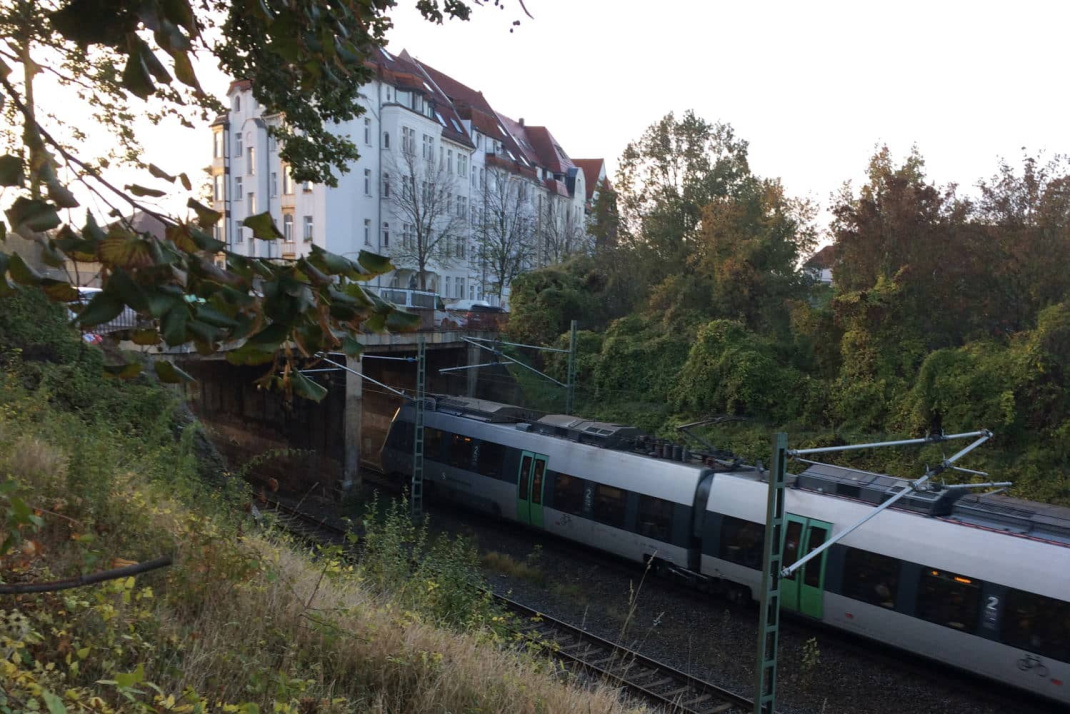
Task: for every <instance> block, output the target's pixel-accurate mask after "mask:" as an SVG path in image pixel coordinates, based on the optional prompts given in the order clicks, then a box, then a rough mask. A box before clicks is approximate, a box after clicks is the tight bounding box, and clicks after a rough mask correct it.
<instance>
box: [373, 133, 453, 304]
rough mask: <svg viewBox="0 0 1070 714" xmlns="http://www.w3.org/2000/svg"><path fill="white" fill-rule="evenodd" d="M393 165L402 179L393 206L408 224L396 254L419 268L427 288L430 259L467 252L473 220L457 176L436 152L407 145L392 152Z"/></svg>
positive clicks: (441, 261)
mask: <svg viewBox="0 0 1070 714" xmlns="http://www.w3.org/2000/svg"><path fill="white" fill-rule="evenodd" d="M387 165H388V170H389V171H390V174H389V175H390V176H391V177H395V176H396V177H397V181H398V184H399V185H398V186H396V187H394V186H391V187H390V189H389V190H390V197H389V202H390V207H391V210H392V211H393V213H394V215H395V216H396V217H397V219H398V220H399V221H401V222H402V225H403V229H402V234H401V235H402V237H401V242H400V243H399V242H396V241H395V243H394V244H393V245H392V246H391V248H390V254H391V257H392V258H393V259H394V261H395V263H396V264H397V265H398V267H407V268H410V269H414V270H415V271H416V275H417V276H418V278H417V279H418V281H419V286H420V289H421V290H426V289H427V275H428V273H427V266H428V265H429V264H431V263H437V264H438V265H442V266H449V265H451V264H452V263H453V261H454V260H455V259H457V258H464V256H465V254H466V252H467V251H466V250H465V247H466V245H467V242H468V221H467V216H466V215H465V212H464V211H463V209H462V208H460V206H462V205H463V204H462V203H461V202H460V201H459V200H458V199H459V198H460V194H458V196H457V197H456V198H455V196H454V192H455V191H457V189H458V185H457V181H456V179H455V177H454V174H453V172H452V171H447V170H446V169H445V167H443V166H442V165H436V163H435V157H434V156H433V155H432V156H429V157H418V156H416V152H415V151H414V150H413V147H404V149H403V150H402V151H401V152H400V158H396V155H391V159H390V160H388V163H387ZM455 201H456V203H455Z"/></svg>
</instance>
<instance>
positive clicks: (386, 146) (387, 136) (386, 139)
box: [383, 131, 390, 149]
mask: <svg viewBox="0 0 1070 714" xmlns="http://www.w3.org/2000/svg"><path fill="white" fill-rule="evenodd" d="M383 148H384V149H389V148H390V132H389V131H384V132H383Z"/></svg>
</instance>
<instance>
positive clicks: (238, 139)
mask: <svg viewBox="0 0 1070 714" xmlns="http://www.w3.org/2000/svg"><path fill="white" fill-rule="evenodd" d="M234 155H235V156H241V134H235V135H234Z"/></svg>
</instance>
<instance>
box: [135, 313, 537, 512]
mask: <svg viewBox="0 0 1070 714" xmlns="http://www.w3.org/2000/svg"><path fill="white" fill-rule="evenodd" d="M498 334H499V333H498V332H496V331H487V330H462V329H456V328H445V329H443V328H441V327H440V328H434V327H433V326H432V327H428V329H422V330H420V331H418V332H413V333H406V334H365V335H361V336H360V337H359V341H360V342H361V343H362V344H363V345H364V353H363V354H362V355H360V356H359V357H355V358H354V357H345V356H344V355H341V354H338V355H334V356H333V357H332V359H334V360H337V361H338V362H342V361H344V362H345V364H346V366H347V367H348V368H349V369H351V370H355V371H356V372H359V373H361V374H364V375H366V376H367V377H370V378H371V379H372V380H375V382H380V383H382V384H386V385H389V386H390V387H392V388H394V389H398V390H402V391H405V392H408V393H412V394H414V393H415V391H416V363H415V359H416V352H417V345H418V341H419V340H420V339H423V341H424V344H425V346H426V356H427V390H428V391H431V392H440V393H449V394H463V395H466V396H470V397H478V398H482V399H491V400H494V401H504V402H510V401H516V400H517V399H518V397H519V395H518V393H517V390H518V387H517V385H516V383H515V382H514V381H513V378H512V376H511V375H510V374H509V372H508V371H507V370H505V368H504V367H501V366H497V365H492V366H486V363H487V362H488V361H489V360H488V359H487V357H488V355H487V353H486V352H485V351H484V350H482V349H480V348H479V347H478V346H476V345H475V344H473V342H471V341H468V340H466V338H469V339H471V338H475V339H477V340H482V341H484V344H489V343H490V342H493V341H494V340H496V339H497V338H498ZM119 335H121V333H119ZM120 344H121V345H122V346H123V347H128V348H130V349H143V348H139V347H137V346H135V345H133V343H128V342H120ZM237 346H238V345H236V344H235V345H232V346H224V349H223V350H221V351H220V352H218V353H216V354H213V355H209V356H202V355H199V354H197V353H196V352H195V351H193V350H192V349H189V348H182V349H169V350H165V351H162V352H153V353H152V354H153V356H154V357H156V358H160V359H167V360H169V361H172V362H174V363H175V364H176V365H178V366H179V367H181V368H182V369H183V370H185V371H186V372H188V373H189V374H190V375H192V376H193V377H194V378H195V379H196V382H194V383H192V384H190V385H189V386H188V387H187V394H188V396H189V399H190V403H191V405H192V407H193V409H194V411H195V413H196V414H197V416H198V417H199V418H200V420H201V421H202V423H203V424H204V425H205V427H206V428H207V429H209V430H210V431H211V432H212V437H213V441H214V443H215V444H216V446H217V447H218V448H219V449H220V451H221V452H222V453H223V455H224V456H225V457H226V458H227V460H228V461H229V462H230V463H233V464H246V463H249V462H250V460H253V459H256V460H257V463H258V465H257V467H256V471H257V474H260V475H262V476H263V477H264V478H265V479H266V478H268V477H270V478H274V479H276V480H277V481H278V482H279V483H280V484H282V485H283V486H284V487H286V488H287V489H288V490H291V491H293V492H306V491H308V490H309V489H312V490H314V491H317V492H320V493H323V494H325V495H326V494H336V493H337V492H338V490H339V488H340V487H341V485H342V484H343V483H345V482H346V480H351V481H356V480H359V471H360V467H361V465H362V464H364V465H370V466H373V467H376V466H378V455H379V449H380V447H381V445H382V442H383V440H384V439H385V438H386V433H387V430H388V428H389V425H390V420H391V419H392V417H393V415H394V412H395V411H396V410H397V409H398V407H400V406H401V404H402V401H403V400H402V398H401V397H399V396H397V395H396V394H393V393H391V392H390V391H388V390H386V389H383V388H381V387H378V386H376V385H375V384H374V383H373V382H370V381H367V382H366V381H365V380H363V379H361V378H360V377H359V376H357V375H354V374H352V373H351V372H348V371H346V370H342V369H340V368H332V367H331V366H330V365H328V364H326V363H323V362H318V363H317V362H315V361H310V362H309V363H308V365H307V366H308V367H309V368H311V369H313V370H314V371H312V372H310V373H308V376H309V377H310V378H312V379H315V380H316V381H317V382H319V383H320V384H322V385H324V386H325V387H327V396H326V397H325V398H324V399H323V400H322V401H321V402H319V403H318V404H317V403H315V402H311V401H308V400H304V399H294V400H293V402H292V404H287V403H286V401H285V399H284V396H283V395H282V394H280V393H278V392H276V391H272V390H265V389H260V388H258V387H257V385H256V383H255V382H256V380H257V379H258V378H259V377H262V376H263V375H264V373H265V370H266V369H268V368H269V367H267V366H257V367H250V366H238V365H233V364H231V363H230V362H228V361H227V360H226V352H227V351H228V349H227V348H228V347H229V348H230V349H233V348H235V347H237ZM476 365H484V366H478V367H476ZM466 366H472V367H473V368H472V369H466V370H458V371H453V372H440V370H443V369H447V368H450V367H466ZM264 454H272V456H271V457H270V458H266V459H264V458H260V459H258V458H257V457H260V456H262V455H264Z"/></svg>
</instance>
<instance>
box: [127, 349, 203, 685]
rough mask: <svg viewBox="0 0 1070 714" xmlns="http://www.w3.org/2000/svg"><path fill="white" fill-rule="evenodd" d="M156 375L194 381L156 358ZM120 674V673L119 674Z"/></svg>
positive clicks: (169, 381)
mask: <svg viewBox="0 0 1070 714" xmlns="http://www.w3.org/2000/svg"><path fill="white" fill-rule="evenodd" d="M155 365H156V376H157V377H159V378H160V381H161V382H164V383H165V384H178V383H180V382H195V381H197V380H195V379H194V378H193V377H191V376H189V375H188V374H187V373H185V372H183V371H182V370H181V369H179V368H178V367H176V366H175V365H174V364H172V363H171V362H168V361H167V360H163V359H160V360H156V362H155ZM119 676H122V675H119Z"/></svg>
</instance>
